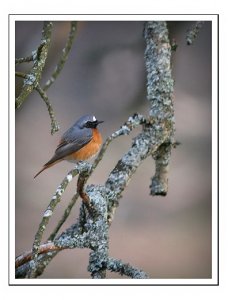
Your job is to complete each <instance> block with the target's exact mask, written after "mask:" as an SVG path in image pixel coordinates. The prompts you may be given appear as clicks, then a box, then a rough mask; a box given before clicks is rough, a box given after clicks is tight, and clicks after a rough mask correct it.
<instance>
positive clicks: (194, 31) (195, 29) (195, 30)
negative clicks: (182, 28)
mask: <svg viewBox="0 0 228 300" xmlns="http://www.w3.org/2000/svg"><path fill="white" fill-rule="evenodd" d="M203 24H204V21H197V22H195V23H194V25H193V26H192V28H191V29H189V30H188V32H187V36H186V41H187V45H192V44H193V43H194V41H195V39H196V38H197V36H198V34H199V32H200V29H201V28H202V26H203Z"/></svg>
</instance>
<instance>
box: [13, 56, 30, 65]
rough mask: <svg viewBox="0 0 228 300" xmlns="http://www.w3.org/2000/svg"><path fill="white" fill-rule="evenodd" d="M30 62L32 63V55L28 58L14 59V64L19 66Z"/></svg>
mask: <svg viewBox="0 0 228 300" xmlns="http://www.w3.org/2000/svg"><path fill="white" fill-rule="evenodd" d="M31 61H34V55H33V54H32V55H30V56H27V57H21V58H16V59H15V64H16V65H18V64H21V63H24V62H31Z"/></svg>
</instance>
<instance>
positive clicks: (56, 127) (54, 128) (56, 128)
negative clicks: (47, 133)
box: [35, 84, 59, 135]
mask: <svg viewBox="0 0 228 300" xmlns="http://www.w3.org/2000/svg"><path fill="white" fill-rule="evenodd" d="M35 89H36V91H37V92H38V93H39V94H40V97H41V98H42V99H43V100H44V102H45V104H46V105H47V109H48V113H49V116H50V119H51V134H52V135H53V134H54V133H55V132H57V131H59V125H58V123H57V121H56V119H55V114H54V110H53V108H52V105H51V103H50V100H49V99H48V96H47V94H46V92H45V91H44V90H43V89H42V88H41V86H40V85H39V84H37V85H36V88H35Z"/></svg>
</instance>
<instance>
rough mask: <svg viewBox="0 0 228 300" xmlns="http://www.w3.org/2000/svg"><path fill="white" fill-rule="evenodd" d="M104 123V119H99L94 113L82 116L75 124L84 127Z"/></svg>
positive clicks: (92, 126)
mask: <svg viewBox="0 0 228 300" xmlns="http://www.w3.org/2000/svg"><path fill="white" fill-rule="evenodd" d="M100 123H103V121H98V120H97V119H96V117H95V116H93V115H85V116H82V117H81V118H80V119H79V120H78V121H77V122H76V123H75V124H74V125H73V126H74V127H79V128H80V129H83V128H96V127H97V125H98V124H100Z"/></svg>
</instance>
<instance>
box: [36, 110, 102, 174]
mask: <svg viewBox="0 0 228 300" xmlns="http://www.w3.org/2000/svg"><path fill="white" fill-rule="evenodd" d="M100 123H103V121H98V120H97V119H96V117H95V116H90V115H86V116H83V117H81V118H80V119H79V120H77V122H76V123H75V124H74V125H73V126H72V127H70V128H69V129H68V130H67V131H66V132H65V133H64V134H63V136H62V137H61V139H60V142H59V144H58V146H57V148H56V150H55V154H54V155H53V157H52V158H51V159H50V160H49V161H48V162H47V163H46V164H45V165H44V166H43V168H42V169H41V170H40V171H39V172H38V173H37V174H36V175H35V176H34V178H36V177H37V176H38V175H39V174H40V173H41V172H43V171H44V170H46V169H48V168H50V167H52V166H54V165H55V164H57V163H58V162H60V161H62V160H67V161H70V162H77V161H79V160H87V159H89V158H92V157H93V156H94V155H96V154H97V152H98V151H99V149H100V146H101V144H102V136H101V134H100V132H99V130H98V129H97V125H98V124H100Z"/></svg>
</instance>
